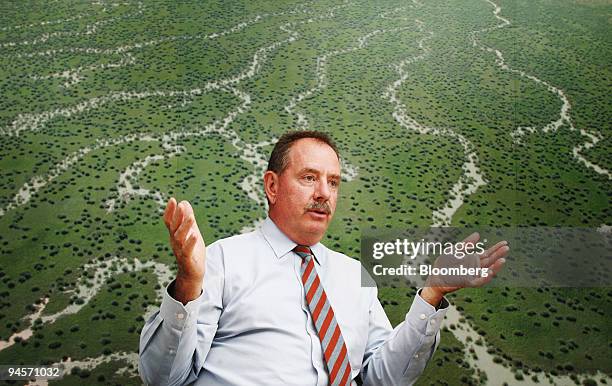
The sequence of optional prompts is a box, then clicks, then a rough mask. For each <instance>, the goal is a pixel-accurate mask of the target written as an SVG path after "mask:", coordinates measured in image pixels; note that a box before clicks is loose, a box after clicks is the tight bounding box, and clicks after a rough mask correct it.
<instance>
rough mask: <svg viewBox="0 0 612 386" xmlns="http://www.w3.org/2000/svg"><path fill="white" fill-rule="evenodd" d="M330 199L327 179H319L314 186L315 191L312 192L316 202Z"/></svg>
mask: <svg viewBox="0 0 612 386" xmlns="http://www.w3.org/2000/svg"><path fill="white" fill-rule="evenodd" d="M330 197H331V190H330V189H329V184H328V183H327V179H323V178H321V179H319V182H318V183H317V185H316V189H315V192H314V198H315V200H316V201H327V200H329V198H330Z"/></svg>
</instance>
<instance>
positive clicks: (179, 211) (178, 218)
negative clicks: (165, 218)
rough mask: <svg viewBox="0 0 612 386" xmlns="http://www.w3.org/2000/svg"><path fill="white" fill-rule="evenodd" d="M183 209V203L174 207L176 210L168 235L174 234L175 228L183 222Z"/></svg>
mask: <svg viewBox="0 0 612 386" xmlns="http://www.w3.org/2000/svg"><path fill="white" fill-rule="evenodd" d="M184 208H185V201H181V202H179V203H178V205H177V206H176V210H175V211H174V216H173V217H172V224H171V226H170V233H171V234H174V232H176V228H178V226H179V225H181V222H182V221H183V212H184Z"/></svg>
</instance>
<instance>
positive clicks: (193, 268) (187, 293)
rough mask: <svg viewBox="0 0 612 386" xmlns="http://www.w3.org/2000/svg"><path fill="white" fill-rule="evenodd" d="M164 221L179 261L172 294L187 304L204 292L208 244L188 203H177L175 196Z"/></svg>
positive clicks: (168, 206) (169, 203)
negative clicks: (205, 242)
mask: <svg viewBox="0 0 612 386" xmlns="http://www.w3.org/2000/svg"><path fill="white" fill-rule="evenodd" d="M164 223H165V224H166V227H167V228H168V232H169V234H170V245H171V246H172V251H173V252H174V256H175V257H176V263H177V264H178V273H177V275H176V281H175V283H174V288H173V291H172V292H173V293H171V295H172V296H173V297H174V298H175V299H176V300H178V301H180V302H182V303H183V304H186V303H187V302H189V301H191V300H193V299H195V298H197V297H198V296H200V293H201V291H202V286H203V280H204V272H205V261H206V245H205V244H204V238H203V237H202V234H201V233H200V229H199V228H198V224H197V222H196V219H195V216H194V214H193V208H192V207H191V205H190V204H189V202H187V201H181V202H180V203H179V204H177V203H176V200H175V199H174V197H172V198H170V200H169V201H168V204H167V205H166V210H165V211H164Z"/></svg>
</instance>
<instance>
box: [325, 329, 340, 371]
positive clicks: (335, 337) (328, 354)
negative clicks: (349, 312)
mask: <svg viewBox="0 0 612 386" xmlns="http://www.w3.org/2000/svg"><path fill="white" fill-rule="evenodd" d="M339 337H340V327H339V326H338V323H336V329H335V330H334V334H333V335H332V337H331V340H330V341H329V343H328V344H327V349H325V358H327V364H329V360H330V359H331V354H332V353H333V352H334V348H336V343H338V338H339Z"/></svg>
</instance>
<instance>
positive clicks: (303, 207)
mask: <svg viewBox="0 0 612 386" xmlns="http://www.w3.org/2000/svg"><path fill="white" fill-rule="evenodd" d="M288 159H289V162H288V165H287V167H286V169H285V170H284V171H283V172H282V173H281V174H280V175H277V178H276V181H277V186H276V189H275V190H274V191H275V193H276V194H275V196H274V199H273V200H271V201H270V217H271V218H272V220H274V222H275V223H276V225H277V226H278V227H279V228H280V229H281V230H282V231H283V233H285V234H286V235H287V236H289V238H290V239H292V240H293V241H295V242H296V243H298V244H303V245H313V244H316V243H317V242H319V241H320V240H321V239H322V238H323V235H324V234H325V231H326V230H327V227H328V226H329V223H330V221H331V219H332V217H333V215H334V212H335V210H336V200H337V199H338V188H339V187H340V162H339V160H338V156H337V155H336V153H335V152H334V150H333V149H332V148H331V147H329V146H328V145H327V144H325V143H324V142H320V141H318V140H315V139H312V138H303V139H300V140H298V141H296V142H294V143H293V145H292V146H291V148H290V150H289V157H288ZM268 173H271V172H268Z"/></svg>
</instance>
